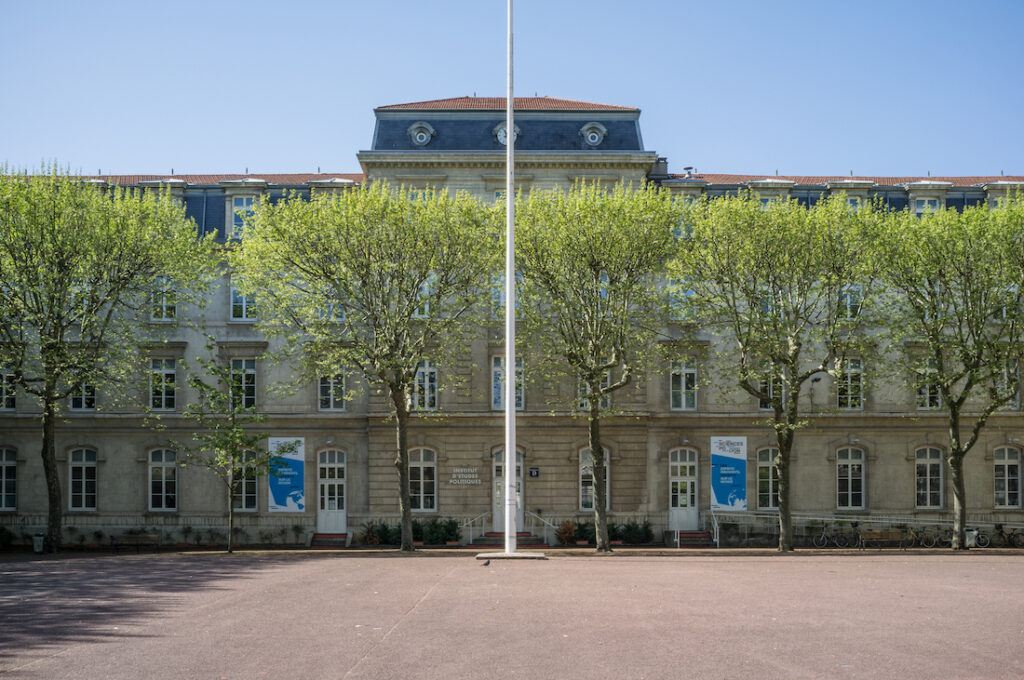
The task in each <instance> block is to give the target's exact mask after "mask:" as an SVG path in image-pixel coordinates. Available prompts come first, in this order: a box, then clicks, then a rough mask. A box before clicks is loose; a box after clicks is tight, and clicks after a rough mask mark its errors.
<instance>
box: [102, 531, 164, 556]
mask: <svg viewBox="0 0 1024 680" xmlns="http://www.w3.org/2000/svg"><path fill="white" fill-rule="evenodd" d="M131 545H134V546H135V552H141V551H142V546H144V545H145V546H152V547H153V549H154V550H155V551H156V552H160V536H159V535H158V534H121V535H120V536H111V537H110V547H112V548H113V549H114V552H115V553H116V552H117V550H118V548H120V547H122V546H131Z"/></svg>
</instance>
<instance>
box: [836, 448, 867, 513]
mask: <svg viewBox="0 0 1024 680" xmlns="http://www.w3.org/2000/svg"><path fill="white" fill-rule="evenodd" d="M836 507H837V508H840V509H848V510H854V509H860V508H863V507H864V451H862V450H861V449H857V448H853V447H849V448H843V449H839V451H837V452H836Z"/></svg>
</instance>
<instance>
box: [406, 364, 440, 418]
mask: <svg viewBox="0 0 1024 680" xmlns="http://www.w3.org/2000/svg"><path fill="white" fill-rule="evenodd" d="M412 409H413V410H414V411H436V410H437V367H436V366H434V365H433V364H432V363H430V362H429V361H421V362H420V364H419V366H417V367H416V384H415V385H414V386H413V393H412Z"/></svg>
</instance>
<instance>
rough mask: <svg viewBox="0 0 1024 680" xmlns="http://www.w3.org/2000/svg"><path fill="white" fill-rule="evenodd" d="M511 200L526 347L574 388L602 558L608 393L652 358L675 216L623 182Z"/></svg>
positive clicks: (664, 198) (660, 197)
mask: <svg viewBox="0 0 1024 680" xmlns="http://www.w3.org/2000/svg"><path fill="white" fill-rule="evenodd" d="M519 201H520V203H519V205H518V207H517V209H516V212H517V217H516V228H517V235H516V257H517V268H518V269H519V270H520V271H521V272H522V276H523V281H522V292H523V304H522V308H521V309H522V312H521V314H522V316H523V326H524V329H525V331H526V333H525V338H524V339H525V343H524V344H525V345H526V347H527V350H528V351H529V352H530V355H531V357H536V358H537V359H538V363H539V364H541V365H543V366H545V367H546V368H548V369H549V371H550V373H549V374H548V377H552V376H557V375H559V374H567V375H569V376H570V377H571V379H573V380H575V381H576V382H577V383H578V385H579V386H580V391H579V396H578V401H579V405H580V407H581V408H582V409H583V410H584V411H585V413H586V417H587V425H588V441H589V447H590V456H591V459H592V461H593V506H594V525H595V527H596V538H597V551H598V552H609V551H610V550H611V548H610V546H609V542H608V516H607V493H606V488H607V486H606V484H607V481H606V480H607V471H608V465H607V461H606V460H605V447H604V446H603V444H602V437H601V418H602V415H603V414H604V413H605V412H607V411H608V409H609V406H610V404H609V403H608V402H609V399H608V397H609V395H610V394H612V393H613V392H615V391H617V390H620V389H622V388H623V387H625V386H626V385H628V384H629V383H630V381H631V380H632V378H633V374H634V372H635V371H636V370H637V368H638V364H641V363H642V362H643V361H644V360H646V359H648V358H653V355H655V354H656V353H654V352H651V351H650V350H651V347H652V346H653V345H654V344H655V342H656V340H657V339H658V338H659V333H660V332H661V331H662V329H663V327H664V326H665V322H666V320H667V314H666V306H665V304H664V303H665V289H664V286H663V285H661V284H662V281H661V279H662V276H663V274H664V271H665V266H666V263H667V261H668V259H669V256H670V254H671V252H672V247H673V243H674V240H673V228H674V226H675V224H676V223H677V219H678V210H677V208H676V206H675V205H674V204H673V203H672V200H671V198H670V197H669V195H668V194H667V192H662V191H659V190H656V189H653V188H648V189H642V190H633V189H632V188H630V187H626V186H623V185H621V184H620V185H618V186H616V187H615V188H614V189H613V190H611V191H608V190H607V189H606V188H603V187H601V186H599V185H596V184H592V185H577V186H575V187H573V188H572V190H571V191H560V190H556V191H552V192H542V191H533V192H531V193H530V195H529V196H528V197H520V198H519ZM559 367H560V368H561V369H562V370H561V371H559V370H558V368H559ZM551 369H554V370H551ZM574 408H575V405H574Z"/></svg>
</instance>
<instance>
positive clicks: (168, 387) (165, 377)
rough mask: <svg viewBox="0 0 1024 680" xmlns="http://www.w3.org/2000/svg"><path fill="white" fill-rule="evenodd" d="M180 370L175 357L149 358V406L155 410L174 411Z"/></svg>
mask: <svg viewBox="0 0 1024 680" xmlns="http://www.w3.org/2000/svg"><path fill="white" fill-rule="evenodd" d="M177 376H178V372H177V369H176V368H175V361H174V359H150V360H149V406H150V408H152V409H153V410H154V411H173V410H174V404H175V399H176V397H177V393H176V381H177Z"/></svg>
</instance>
